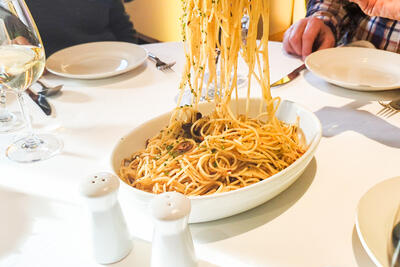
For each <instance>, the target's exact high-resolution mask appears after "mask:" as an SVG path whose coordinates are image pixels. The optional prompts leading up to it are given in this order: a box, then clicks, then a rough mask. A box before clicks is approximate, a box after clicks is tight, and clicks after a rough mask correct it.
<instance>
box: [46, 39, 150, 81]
mask: <svg viewBox="0 0 400 267" xmlns="http://www.w3.org/2000/svg"><path fill="white" fill-rule="evenodd" d="M146 58H147V51H146V50H145V49H144V48H142V47H140V46H138V45H135V44H131V43H125V42H94V43H86V44H80V45H76V46H71V47H68V48H65V49H62V50H60V51H58V52H56V53H54V54H53V55H51V56H50V57H49V58H48V59H47V62H46V68H47V70H48V71H49V72H51V73H54V74H56V75H59V76H63V77H67V78H74V79H100V78H107V77H111V76H115V75H118V74H121V73H124V72H127V71H130V70H132V69H134V68H136V67H137V66H139V65H140V64H142V63H143V62H144V61H145V60H146Z"/></svg>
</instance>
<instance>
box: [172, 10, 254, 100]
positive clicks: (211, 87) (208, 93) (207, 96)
mask: <svg viewBox="0 0 400 267" xmlns="http://www.w3.org/2000/svg"><path fill="white" fill-rule="evenodd" d="M249 24H250V18H249V16H248V15H244V16H243V17H242V19H241V38H242V42H243V43H245V42H246V37H247V32H248V30H249ZM216 52H217V57H216V59H215V62H216V64H218V62H219V56H220V51H219V50H218V49H216ZM218 69H219V68H218V67H217V77H216V86H215V84H214V83H210V84H208V80H209V79H210V73H209V71H208V69H206V71H205V73H204V79H203V88H202V92H201V96H200V101H201V102H202V101H208V100H209V101H211V100H213V99H214V97H215V91H216V90H215V89H216V88H220V85H221V81H220V74H221V72H220V71H219V70H218ZM236 75H237V79H236V85H237V88H242V87H244V86H245V85H246V84H247V75H244V74H242V73H240V72H238V73H237V74H236ZM231 82H233V73H232V75H231ZM207 85H208V87H207ZM179 95H180V94H179V93H178V95H177V96H175V102H178V99H179ZM192 100H193V94H192V92H191V90H190V89H188V88H186V89H185V90H184V92H183V95H182V99H181V102H180V103H179V104H180V105H181V106H184V105H190V104H191V103H192Z"/></svg>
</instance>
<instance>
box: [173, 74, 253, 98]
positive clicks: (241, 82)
mask: <svg viewBox="0 0 400 267" xmlns="http://www.w3.org/2000/svg"><path fill="white" fill-rule="evenodd" d="M217 75H218V77H219V72H217ZM208 78H209V73H205V74H204V82H203V84H204V87H203V91H202V93H201V97H200V102H202V101H207V100H213V99H214V97H215V86H214V85H215V84H214V83H212V84H210V85H209V87H208V90H207V91H206V86H207V81H208ZM232 78H233V77H232ZM246 84H247V76H244V75H242V74H240V73H238V74H237V88H242V87H243V86H245V85H246ZM219 87H220V83H219V79H218V81H217V88H219ZM192 98H193V95H192V93H191V92H190V90H188V89H186V90H185V91H184V92H183V96H182V101H181V103H180V105H181V106H184V105H190V104H191V103H192ZM178 99H179V94H178V95H177V96H175V103H178Z"/></svg>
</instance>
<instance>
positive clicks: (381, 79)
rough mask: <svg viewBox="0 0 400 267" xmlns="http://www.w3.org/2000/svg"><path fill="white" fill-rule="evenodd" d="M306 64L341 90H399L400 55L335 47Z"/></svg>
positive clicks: (313, 71) (313, 55)
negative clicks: (342, 88)
mask: <svg viewBox="0 0 400 267" xmlns="http://www.w3.org/2000/svg"><path fill="white" fill-rule="evenodd" d="M305 63H306V66H307V68H308V69H309V70H310V71H311V72H312V73H314V74H315V75H317V76H318V77H320V78H322V79H324V80H326V81H328V82H330V83H333V84H336V85H338V86H341V87H345V88H349V89H355V90H361V91H381V90H390V89H397V88H400V54H396V53H392V52H388V51H384V50H379V49H370V48H364V47H336V48H329V49H324V50H320V51H317V52H314V53H312V54H311V55H309V56H308V57H307V58H306V61H305Z"/></svg>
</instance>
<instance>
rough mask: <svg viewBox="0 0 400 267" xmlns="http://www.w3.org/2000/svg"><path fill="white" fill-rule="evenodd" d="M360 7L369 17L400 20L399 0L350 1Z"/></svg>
mask: <svg viewBox="0 0 400 267" xmlns="http://www.w3.org/2000/svg"><path fill="white" fill-rule="evenodd" d="M350 2H354V3H356V4H357V5H359V6H360V8H361V9H362V11H363V12H364V13H365V14H367V15H368V16H378V17H384V18H388V19H394V20H400V1H399V0H350Z"/></svg>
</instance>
